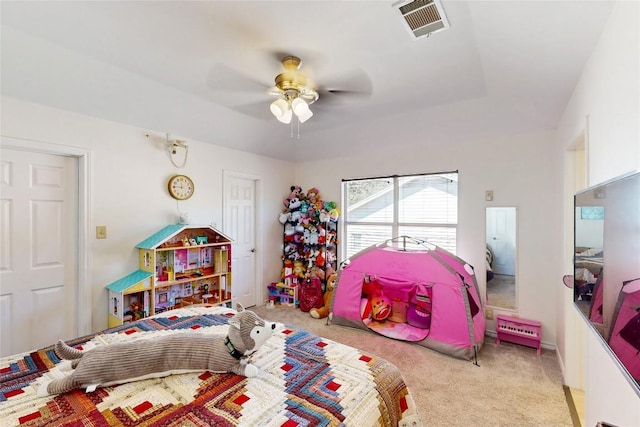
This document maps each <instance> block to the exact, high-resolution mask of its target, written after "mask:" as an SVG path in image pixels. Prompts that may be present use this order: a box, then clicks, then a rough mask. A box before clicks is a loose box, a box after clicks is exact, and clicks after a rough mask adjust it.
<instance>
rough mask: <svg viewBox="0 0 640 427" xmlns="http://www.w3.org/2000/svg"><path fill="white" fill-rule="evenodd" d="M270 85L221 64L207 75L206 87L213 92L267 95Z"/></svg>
mask: <svg viewBox="0 0 640 427" xmlns="http://www.w3.org/2000/svg"><path fill="white" fill-rule="evenodd" d="M270 86H272V84H271V83H270V82H265V81H260V80H258V79H256V78H254V77H250V76H248V75H247V74H245V73H244V72H242V71H239V70H235V69H233V68H231V67H229V66H228V65H226V64H223V63H220V62H219V63H216V64H215V65H214V66H213V68H212V69H211V71H209V73H208V74H207V87H209V88H210V89H211V90H213V91H227V92H229V91H231V92H252V93H263V94H264V93H267V91H268V90H269V89H270Z"/></svg>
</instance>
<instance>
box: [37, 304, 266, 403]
mask: <svg viewBox="0 0 640 427" xmlns="http://www.w3.org/2000/svg"><path fill="white" fill-rule="evenodd" d="M275 327H276V324H275V323H272V322H266V321H264V320H262V319H261V318H259V317H258V316H257V315H256V314H255V313H253V312H252V311H248V310H245V309H244V307H242V305H240V304H237V313H236V314H235V315H234V316H233V317H231V318H230V319H229V331H228V334H227V335H226V336H225V335H211V334H204V333H195V332H183V333H176V334H171V335H166V336H163V337H154V338H153V339H141V340H138V341H130V342H126V343H117V344H111V345H103V346H98V347H95V348H93V349H91V350H88V351H86V352H83V351H80V350H78V349H75V348H73V347H70V346H68V345H67V344H65V343H64V342H63V341H58V343H57V344H56V346H55V352H56V354H57V355H58V356H59V357H60V358H62V359H66V360H71V361H72V362H71V368H73V372H72V373H71V374H70V375H68V376H65V377H63V378H59V379H55V380H53V381H50V382H43V383H42V384H41V385H40V388H39V389H38V395H40V396H46V395H50V394H59V393H64V392H67V391H70V390H73V389H75V388H85V389H86V390H87V392H90V391H93V390H95V389H96V388H97V387H106V386H110V385H115V384H122V383H126V382H131V381H138V380H142V379H147V378H160V377H164V376H167V375H171V374H181V373H187V372H200V371H211V372H233V373H235V374H238V375H244V376H246V377H254V376H256V375H257V374H258V368H257V367H256V366H254V365H251V364H249V363H248V358H249V356H251V355H252V354H253V353H255V352H256V351H257V350H258V349H259V348H260V347H261V346H262V345H263V344H264V343H265V342H266V341H267V340H268V339H269V338H270V337H271V336H272V334H273V330H274V329H275Z"/></svg>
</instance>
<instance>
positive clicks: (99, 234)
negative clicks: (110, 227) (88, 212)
mask: <svg viewBox="0 0 640 427" xmlns="http://www.w3.org/2000/svg"><path fill="white" fill-rule="evenodd" d="M106 238H107V226H106V225H98V226H96V239H106Z"/></svg>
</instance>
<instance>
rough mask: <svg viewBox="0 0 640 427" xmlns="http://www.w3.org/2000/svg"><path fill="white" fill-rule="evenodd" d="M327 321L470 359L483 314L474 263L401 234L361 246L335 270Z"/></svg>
mask: <svg viewBox="0 0 640 427" xmlns="http://www.w3.org/2000/svg"><path fill="white" fill-rule="evenodd" d="M331 311H332V313H333V314H332V323H333V324H334V325H342V326H349V327H354V328H359V329H365V330H366V329H369V330H372V331H375V332H377V333H380V334H382V335H385V336H388V337H390V338H394V339H400V340H405V341H412V342H415V343H416V344H418V345H422V346H424V347H427V348H431V349H433V350H436V351H439V352H441V353H445V354H448V355H451V356H454V357H457V358H461V359H467V360H470V359H472V358H474V357H475V356H476V355H477V352H478V351H479V350H480V348H481V347H482V344H483V342H484V332H485V326H486V322H485V317H484V313H483V309H482V302H481V299H480V293H479V291H478V283H477V281H476V277H475V275H474V271H473V267H471V266H470V265H469V264H467V263H466V262H465V261H463V260H462V259H460V258H459V257H457V256H456V255H454V254H452V253H450V252H448V251H446V250H445V249H443V248H440V247H438V246H435V245H431V244H429V243H426V242H424V241H421V240H416V239H413V238H410V237H406V236H402V237H398V238H395V239H390V240H387V241H385V242H382V243H379V244H377V245H374V246H371V247H369V248H367V249H364V250H362V251H360V252H359V253H357V254H356V255H354V256H353V257H352V258H351V259H350V260H348V261H347V262H345V265H344V267H343V268H342V269H341V270H340V271H339V273H338V280H337V283H336V286H335V290H334V297H333V302H332V305H331Z"/></svg>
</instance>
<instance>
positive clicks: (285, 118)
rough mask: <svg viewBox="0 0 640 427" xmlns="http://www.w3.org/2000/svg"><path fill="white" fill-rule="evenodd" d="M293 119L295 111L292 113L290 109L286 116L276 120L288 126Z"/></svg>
mask: <svg viewBox="0 0 640 427" xmlns="http://www.w3.org/2000/svg"><path fill="white" fill-rule="evenodd" d="M292 117H293V111H291V110H290V109H287V111H285V112H284V114H282V115H281V116H280V117H276V118H277V119H278V121H280V122H282V123H284V124H287V125H288V124H289V123H291V118H292Z"/></svg>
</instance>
